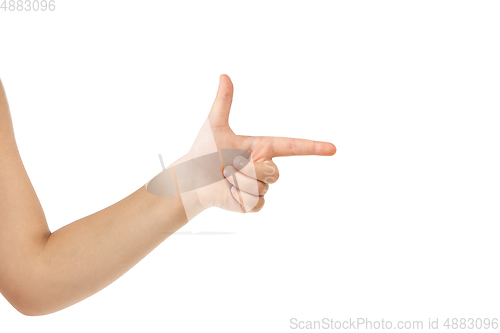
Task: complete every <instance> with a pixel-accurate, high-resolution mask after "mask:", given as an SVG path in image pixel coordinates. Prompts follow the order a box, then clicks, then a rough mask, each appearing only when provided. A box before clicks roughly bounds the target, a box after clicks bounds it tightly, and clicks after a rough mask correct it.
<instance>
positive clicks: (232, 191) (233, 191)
mask: <svg viewBox="0 0 500 333" xmlns="http://www.w3.org/2000/svg"><path fill="white" fill-rule="evenodd" d="M231 193H232V194H235V193H236V187H234V186H233V187H231Z"/></svg>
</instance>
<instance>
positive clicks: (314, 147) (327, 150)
mask: <svg viewBox="0 0 500 333" xmlns="http://www.w3.org/2000/svg"><path fill="white" fill-rule="evenodd" d="M268 140H269V143H270V148H271V152H272V155H273V156H295V155H319V156H332V155H333V154H335V152H336V151H337V148H336V147H335V146H334V145H333V144H332V143H329V142H321V141H312V140H305V139H292V138H277V137H268Z"/></svg>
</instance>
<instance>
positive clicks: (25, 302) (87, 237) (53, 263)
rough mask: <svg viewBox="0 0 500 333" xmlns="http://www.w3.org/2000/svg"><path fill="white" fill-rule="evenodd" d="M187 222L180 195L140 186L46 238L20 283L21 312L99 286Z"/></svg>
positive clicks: (54, 307)
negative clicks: (162, 194)
mask: <svg viewBox="0 0 500 333" xmlns="http://www.w3.org/2000/svg"><path fill="white" fill-rule="evenodd" d="M186 222H187V218H186V215H185V213H184V208H183V204H182V201H181V198H180V197H159V196H153V195H151V194H149V193H148V192H147V191H146V189H145V187H142V188H140V189H139V190H137V191H136V192H135V193H133V194H131V195H130V196H128V197H127V198H125V199H123V200H122V201H120V202H118V203H116V204H114V205H112V206H110V207H108V208H106V209H104V210H102V211H100V212H98V213H95V214H93V215H90V216H88V217H85V218H83V219H81V220H78V221H76V222H73V223H71V224H69V225H67V226H65V227H63V228H61V229H59V230H57V231H55V232H54V233H52V234H51V235H50V237H48V239H47V242H46V244H45V246H44V247H43V249H42V251H41V252H40V253H39V255H37V256H36V258H34V260H33V264H32V268H31V269H32V271H31V274H29V277H26V276H25V277H21V278H23V279H25V281H23V282H21V283H20V284H19V285H20V286H22V290H20V291H19V292H20V293H21V295H17V302H18V303H19V304H17V306H18V307H19V308H20V309H22V311H23V312H24V313H26V314H32V315H41V314H46V313H51V312H55V311H58V310H60V309H62V308H65V307H67V306H70V305H72V304H74V303H76V302H79V301H81V300H82V299H85V298H87V297H89V296H90V295H92V294H94V293H96V292H97V291H99V290H101V289H103V288H104V287H106V286H107V285H109V284H110V283H112V282H113V281H114V280H116V279H117V278H118V277H120V276H121V275H123V274H124V273H125V272H126V271H128V270H129V269H130V268H131V267H133V266H134V265H135V264H136V263H138V262H139V261H140V260H141V259H142V258H143V257H144V256H146V255H147V254H148V253H149V252H151V251H152V250H153V249H154V248H155V247H156V246H158V245H159V244H160V243H161V242H162V241H164V240H165V239H166V238H167V237H168V236H170V235H171V234H172V233H174V232H175V231H176V230H178V229H179V228H180V227H182V226H183V225H184V224H185V223H186Z"/></svg>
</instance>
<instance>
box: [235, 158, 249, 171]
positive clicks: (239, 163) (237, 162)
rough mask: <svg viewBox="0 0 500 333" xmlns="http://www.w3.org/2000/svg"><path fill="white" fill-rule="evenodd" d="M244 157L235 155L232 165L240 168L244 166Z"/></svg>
mask: <svg viewBox="0 0 500 333" xmlns="http://www.w3.org/2000/svg"><path fill="white" fill-rule="evenodd" d="M245 162H246V159H245V158H244V157H243V156H236V157H235V159H234V166H235V167H236V168H238V169H241V168H242V167H244V166H245Z"/></svg>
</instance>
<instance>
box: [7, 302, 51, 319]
mask: <svg viewBox="0 0 500 333" xmlns="http://www.w3.org/2000/svg"><path fill="white" fill-rule="evenodd" d="M7 300H8V301H9V303H10V304H11V305H12V306H13V307H14V309H16V310H17V311H18V312H19V313H20V314H22V315H24V316H28V317H35V316H43V315H46V314H49V313H51V311H48V309H47V308H46V307H44V306H43V305H41V304H35V302H33V300H30V299H26V298H24V297H23V298H18V297H13V298H9V299H7Z"/></svg>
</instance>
